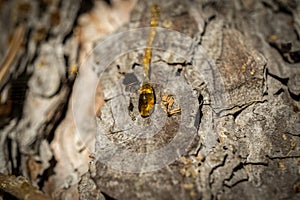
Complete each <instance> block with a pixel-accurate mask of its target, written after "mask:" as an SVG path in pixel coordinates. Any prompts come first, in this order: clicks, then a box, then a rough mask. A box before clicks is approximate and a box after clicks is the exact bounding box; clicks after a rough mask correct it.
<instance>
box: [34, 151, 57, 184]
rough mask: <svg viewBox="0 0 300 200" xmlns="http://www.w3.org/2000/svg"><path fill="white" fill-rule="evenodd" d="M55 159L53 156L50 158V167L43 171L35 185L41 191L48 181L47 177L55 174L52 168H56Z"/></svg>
mask: <svg viewBox="0 0 300 200" xmlns="http://www.w3.org/2000/svg"><path fill="white" fill-rule="evenodd" d="M56 163H57V161H56V159H55V157H54V156H52V158H51V160H50V161H49V164H50V166H49V167H48V168H47V169H45V170H44V172H43V174H42V175H40V176H39V178H40V180H39V182H38V183H37V185H38V186H39V188H40V189H42V188H43V187H44V184H45V182H46V181H47V180H48V179H49V177H50V176H51V175H53V174H55V172H54V168H55V166H56Z"/></svg>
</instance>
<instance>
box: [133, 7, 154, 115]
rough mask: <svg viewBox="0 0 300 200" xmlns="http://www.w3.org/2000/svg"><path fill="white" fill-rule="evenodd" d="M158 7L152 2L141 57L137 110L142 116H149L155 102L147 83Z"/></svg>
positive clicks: (152, 92)
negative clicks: (141, 66) (142, 55)
mask: <svg viewBox="0 0 300 200" xmlns="http://www.w3.org/2000/svg"><path fill="white" fill-rule="evenodd" d="M158 16H159V7H158V5H157V4H153V5H152V7H151V21H150V26H151V28H150V32H149V35H148V39H147V47H146V48H145V52H144V58H143V73H144V81H143V84H142V87H141V89H140V92H139V93H140V97H139V106H138V108H139V112H140V115H141V116H142V117H149V116H150V114H151V112H152V110H153V106H154V104H155V93H154V89H153V86H152V85H151V84H150V83H149V82H150V77H149V70H150V63H151V57H152V43H153V40H154V37H155V34H156V27H157V26H158Z"/></svg>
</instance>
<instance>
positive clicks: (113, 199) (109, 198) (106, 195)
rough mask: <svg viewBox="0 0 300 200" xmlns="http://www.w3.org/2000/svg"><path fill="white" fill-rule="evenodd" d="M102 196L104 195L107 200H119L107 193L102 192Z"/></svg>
mask: <svg viewBox="0 0 300 200" xmlns="http://www.w3.org/2000/svg"><path fill="white" fill-rule="evenodd" d="M101 194H103V196H104V197H105V199H106V200H117V199H115V198H113V197H111V196H109V195H108V194H107V193H105V192H101Z"/></svg>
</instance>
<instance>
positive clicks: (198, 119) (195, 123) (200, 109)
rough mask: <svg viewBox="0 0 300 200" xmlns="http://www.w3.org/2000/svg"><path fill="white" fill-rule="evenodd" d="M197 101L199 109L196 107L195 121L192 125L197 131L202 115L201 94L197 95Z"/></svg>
mask: <svg viewBox="0 0 300 200" xmlns="http://www.w3.org/2000/svg"><path fill="white" fill-rule="evenodd" d="M198 103H199V109H198V112H197V115H196V119H195V122H194V126H195V127H196V129H197V132H198V130H199V127H200V123H201V119H202V116H203V112H202V107H203V96H202V95H201V94H200V95H199V96H198Z"/></svg>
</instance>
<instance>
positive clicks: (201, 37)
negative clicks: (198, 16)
mask: <svg viewBox="0 0 300 200" xmlns="http://www.w3.org/2000/svg"><path fill="white" fill-rule="evenodd" d="M215 18H216V15H212V16H210V17H209V18H208V19H206V20H205V21H204V26H203V31H202V33H201V34H200V40H199V42H198V45H201V44H202V40H203V36H204V35H205V33H206V29H207V26H208V25H209V24H210V23H211V21H213V20H214V19H215Z"/></svg>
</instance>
